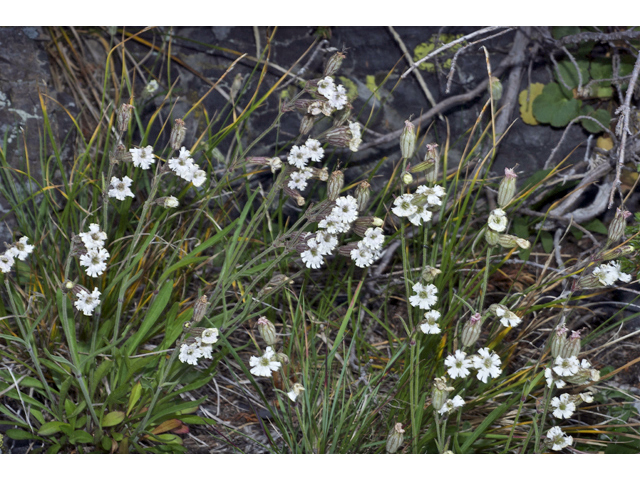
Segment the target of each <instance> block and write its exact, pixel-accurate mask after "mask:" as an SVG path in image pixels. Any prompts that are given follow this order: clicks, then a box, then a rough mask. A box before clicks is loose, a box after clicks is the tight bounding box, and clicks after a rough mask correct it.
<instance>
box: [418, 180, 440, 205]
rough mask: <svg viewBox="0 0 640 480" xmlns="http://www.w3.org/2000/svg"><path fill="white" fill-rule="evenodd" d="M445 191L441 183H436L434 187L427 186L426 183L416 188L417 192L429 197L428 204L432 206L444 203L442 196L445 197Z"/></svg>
mask: <svg viewBox="0 0 640 480" xmlns="http://www.w3.org/2000/svg"><path fill="white" fill-rule="evenodd" d="M445 193H446V191H445V189H444V188H442V187H441V186H440V185H436V186H434V187H433V188H431V187H427V186H426V185H420V186H419V187H418V188H417V189H416V194H418V195H425V196H426V197H427V205H430V206H439V205H442V200H440V197H443V196H444V194H445Z"/></svg>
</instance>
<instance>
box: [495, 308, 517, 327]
mask: <svg viewBox="0 0 640 480" xmlns="http://www.w3.org/2000/svg"><path fill="white" fill-rule="evenodd" d="M496 315H497V316H498V318H499V319H500V323H501V324H502V325H504V326H505V327H509V326H511V327H517V326H518V325H520V322H521V321H522V320H520V317H518V316H517V315H516V314H515V313H513V312H512V311H510V310H507V309H506V308H502V307H498V308H496Z"/></svg>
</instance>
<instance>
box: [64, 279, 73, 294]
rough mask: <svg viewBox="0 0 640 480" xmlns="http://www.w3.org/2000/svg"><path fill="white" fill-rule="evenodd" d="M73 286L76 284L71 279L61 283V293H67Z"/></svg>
mask: <svg viewBox="0 0 640 480" xmlns="http://www.w3.org/2000/svg"><path fill="white" fill-rule="evenodd" d="M75 286H76V284H75V283H73V282H71V281H67V282H64V284H63V285H62V293H69V292H70V291H71V290H73V287H75Z"/></svg>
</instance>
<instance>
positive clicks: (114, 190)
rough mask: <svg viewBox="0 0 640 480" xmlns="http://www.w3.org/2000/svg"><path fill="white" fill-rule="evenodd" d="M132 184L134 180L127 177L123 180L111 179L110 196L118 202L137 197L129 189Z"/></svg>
mask: <svg viewBox="0 0 640 480" xmlns="http://www.w3.org/2000/svg"><path fill="white" fill-rule="evenodd" d="M132 182H133V180H131V179H130V178H129V177H127V176H124V177H122V180H120V179H118V178H117V177H111V190H109V196H110V197H115V198H117V199H118V200H124V199H126V198H127V197H135V195H134V194H133V192H132V191H131V189H130V188H129V187H130V186H131V183H132Z"/></svg>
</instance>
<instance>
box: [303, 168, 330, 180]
mask: <svg viewBox="0 0 640 480" xmlns="http://www.w3.org/2000/svg"><path fill="white" fill-rule="evenodd" d="M307 168H308V169H310V170H311V178H317V179H318V180H320V181H321V182H326V181H327V180H329V170H328V169H327V167H324V168H316V167H307Z"/></svg>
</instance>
